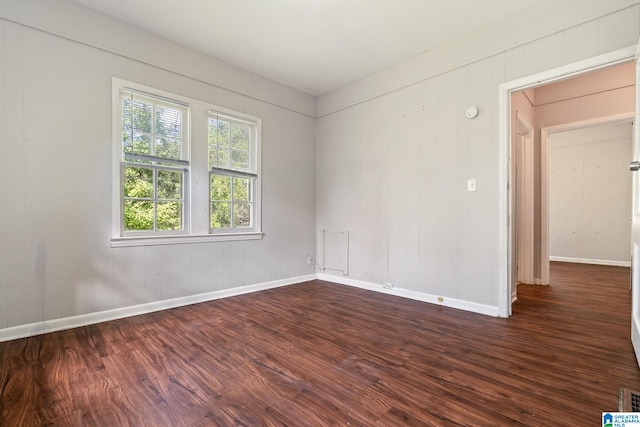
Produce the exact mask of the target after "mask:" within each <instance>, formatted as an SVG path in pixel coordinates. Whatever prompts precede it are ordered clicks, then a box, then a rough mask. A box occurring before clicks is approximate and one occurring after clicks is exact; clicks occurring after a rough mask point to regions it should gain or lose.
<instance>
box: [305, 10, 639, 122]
mask: <svg viewBox="0 0 640 427" xmlns="http://www.w3.org/2000/svg"><path fill="white" fill-rule="evenodd" d="M638 4H640V2H639V1H638V0H627V1H622V2H620V3H618V4H617V5H615V6H610V7H607V8H604V9H602V8H601V9H596V10H591V11H587V12H586V14H585V15H584V16H582V17H581V18H578V19H572V20H570V21H569V22H561V23H557V24H554V25H552V26H551V27H549V28H546V29H544V30H539V28H542V27H543V25H542V24H541V25H538V26H536V27H535V29H532V30H531V33H530V34H526V35H523V36H521V37H517V38H516V39H515V40H511V39H509V38H507V40H504V41H503V44H502V45H500V46H498V47H495V43H488V40H489V39H492V40H494V36H495V33H496V32H498V29H499V28H500V27H501V26H503V25H504V22H503V21H497V22H495V23H493V24H490V25H488V26H486V27H483V28H480V29H479V30H476V31H474V32H472V33H469V34H467V35H465V36H462V37H461V38H459V39H456V40H453V41H451V42H448V43H445V44H443V45H441V46H439V47H438V48H436V49H433V50H431V51H427V52H424V53H423V54H421V55H418V56H416V57H413V58H410V59H408V60H406V61H404V62H401V63H399V64H396V65H393V66H391V67H389V68H387V69H384V70H382V71H380V72H378V73H374V74H372V75H371V76H368V77H365V78H364V79H361V80H359V81H356V82H354V83H351V84H349V85H346V86H344V87H342V88H339V89H337V90H334V91H332V92H329V93H327V94H324V95H320V96H319V97H318V106H317V118H323V117H326V116H329V115H331V114H334V113H337V112H340V111H343V110H346V109H349V108H351V107H355V106H357V105H360V104H363V103H366V102H369V101H372V100H374V99H377V98H380V97H383V96H386V95H389V94H391V93H394V92H397V91H400V90H403V89H406V88H408V87H411V86H414V85H417V84H420V83H422V82H424V81H427V80H431V79H433V78H436V77H438V76H441V75H444V74H447V73H451V72H455V71H456V70H459V69H461V68H464V67H467V66H470V65H473V64H475V63H478V62H481V61H484V60H486V59H488V58H491V57H494V56H496V55H503V54H506V53H507V52H508V51H511V50H513V49H517V48H521V47H523V46H526V45H527V44H529V43H532V42H536V41H538V40H541V39H544V38H545V37H549V36H553V35H556V34H561V33H563V32H565V31H567V30H571V29H573V28H576V27H579V26H580V25H584V24H587V23H590V22H595V21H597V20H599V19H601V18H603V17H605V16H610V15H613V14H615V13H617V12H620V11H623V10H625V9H629V8H631V7H636V6H638ZM536 6H538V7H539V8H542V7H543V6H544V7H547V8H548V7H550V5H548V4H542V5H536ZM536 6H532V7H531V8H529V9H527V10H525V11H521V12H518V13H516V14H514V15H512V17H511V19H513V20H515V22H520V21H522V22H525V21H526V20H527V19H528V15H530V14H532V13H534V12H533V11H534V8H536ZM586 6H587V5H586V3H585V7H586ZM549 12H551V11H549ZM537 13H538V14H541V15H545V14H547V13H545V12H544V11H538V12H537ZM547 15H548V14H547ZM638 19H640V8H639V10H638ZM518 20H520V21H518ZM529 20H531V19H530V18H529ZM514 26H515V25H514ZM520 31H525V30H520ZM474 47H475V48H474ZM452 48H453V49H454V51H459V52H462V54H461V55H459V56H460V57H461V58H460V59H458V60H457V61H455V60H453V61H454V62H455V63H454V64H452V65H449V64H446V65H443V66H441V67H440V68H438V65H436V66H433V65H432V64H433V61H432V60H430V58H431V57H438V55H439V54H440V52H442V51H443V50H446V51H450V50H451V49H452ZM466 52H469V54H466V55H465V53H466ZM603 53H604V52H603ZM449 56H451V55H449ZM427 67H431V68H433V69H432V70H426V71H422V72H421V71H415V72H414V74H419V75H417V76H415V77H413V78H409V79H407V80H406V81H402V80H404V78H403V75H410V74H411V72H410V71H411V70H417V69H425V68H427ZM383 75H384V76H383ZM382 80H384V81H385V84H384V85H383V84H381V81H382ZM391 81H393V82H392V83H388V82H391ZM384 86H386V87H384Z"/></svg>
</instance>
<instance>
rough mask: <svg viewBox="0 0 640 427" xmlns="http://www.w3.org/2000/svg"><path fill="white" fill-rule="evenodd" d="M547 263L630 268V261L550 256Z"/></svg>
mask: <svg viewBox="0 0 640 427" xmlns="http://www.w3.org/2000/svg"><path fill="white" fill-rule="evenodd" d="M549 261H558V262H573V263H576V264H597V265H612V266H614V267H631V261H615V260H608V259H589V258H571V257H561V256H550V257H549Z"/></svg>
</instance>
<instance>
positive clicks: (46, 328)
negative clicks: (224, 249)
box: [0, 274, 316, 342]
mask: <svg viewBox="0 0 640 427" xmlns="http://www.w3.org/2000/svg"><path fill="white" fill-rule="evenodd" d="M315 278H316V275H315V274H309V275H306V276H298V277H291V278H288V279H282V280H275V281H272V282H265V283H259V284H256V285H249V286H242V287H238V288H233V289H225V290H222V291H215V292H207V293H204V294H198V295H189V296H186V297H180V298H174V299H170V300H164V301H156V302H151V303H147V304H140V305H134V306H130V307H124V308H116V309H114V310H106V311H100V312H97V313H89V314H82V315H79V316H72V317H64V318H62V319H54V320H47V321H43V322H36V323H29V324H27V325H19V326H14V327H10V328H5V329H0V342H2V341H9V340H14V339H17V338H25V337H30V336H34V335H40V334H45V333H48V332H55V331H60V330H63V329H71V328H77V327H79V326H87V325H92V324H95V323H101V322H107V321H109V320H116V319H122V318H124V317H131V316H137V315H140V314H147V313H153V312H154V311H160V310H167V309H170V308H176V307H182V306H185V305H190V304H197V303H200V302H206V301H213V300H216V299H220V298H228V297H232V296H236V295H242V294H248V293H251V292H257V291H263V290H266V289H272V288H278V287H281V286H287V285H293V284H296V283H301V282H306V281H309V280H314V279H315Z"/></svg>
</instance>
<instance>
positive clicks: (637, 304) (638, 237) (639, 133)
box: [631, 43, 640, 365]
mask: <svg viewBox="0 0 640 427" xmlns="http://www.w3.org/2000/svg"><path fill="white" fill-rule="evenodd" d="M639 118H640V43H638V47H637V48H636V110H635V117H634V126H633V160H634V161H633V162H632V164H631V169H632V170H634V171H635V172H633V196H632V199H633V202H632V206H633V213H632V215H631V240H632V252H631V342H632V343H633V350H634V351H635V353H636V360H637V361H638V364H639V365H640V171H638V169H640V126H638V119H639Z"/></svg>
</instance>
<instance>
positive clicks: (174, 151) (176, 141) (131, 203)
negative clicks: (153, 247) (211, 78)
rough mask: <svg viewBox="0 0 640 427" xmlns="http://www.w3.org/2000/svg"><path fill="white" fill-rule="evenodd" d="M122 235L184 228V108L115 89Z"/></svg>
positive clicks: (186, 168)
mask: <svg viewBox="0 0 640 427" xmlns="http://www.w3.org/2000/svg"><path fill="white" fill-rule="evenodd" d="M120 100H121V119H122V122H121V130H122V133H121V135H122V138H121V142H122V163H121V164H122V170H121V177H122V186H121V191H122V217H121V219H122V222H121V224H122V235H124V236H126V235H131V234H134V235H135V234H138V235H142V234H144V235H153V234H174V233H186V232H188V228H187V225H188V224H187V220H188V217H187V215H186V212H187V206H188V205H187V200H186V198H187V194H188V193H187V191H186V188H187V187H186V185H185V184H186V181H187V179H188V173H189V161H188V147H189V140H188V133H187V126H186V125H187V123H188V116H189V109H188V106H186V105H184V104H182V103H179V102H174V101H171V100H167V99H164V98H161V97H155V96H153V95H149V94H146V93H141V92H137V91H134V90H131V89H127V88H122V89H121V90H120Z"/></svg>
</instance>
